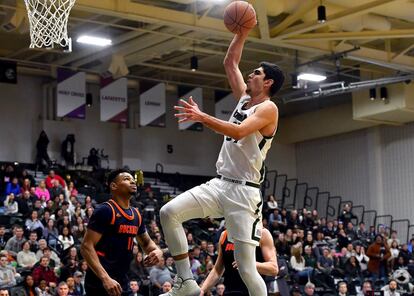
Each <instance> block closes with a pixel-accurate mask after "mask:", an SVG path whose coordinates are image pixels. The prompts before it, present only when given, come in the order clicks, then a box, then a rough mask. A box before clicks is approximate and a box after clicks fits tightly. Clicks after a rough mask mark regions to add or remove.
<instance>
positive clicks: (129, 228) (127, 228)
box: [118, 224, 138, 235]
mask: <svg viewBox="0 0 414 296" xmlns="http://www.w3.org/2000/svg"><path fill="white" fill-rule="evenodd" d="M118 233H126V234H133V235H136V234H137V233H138V227H137V226H133V225H122V224H121V225H119V228H118Z"/></svg>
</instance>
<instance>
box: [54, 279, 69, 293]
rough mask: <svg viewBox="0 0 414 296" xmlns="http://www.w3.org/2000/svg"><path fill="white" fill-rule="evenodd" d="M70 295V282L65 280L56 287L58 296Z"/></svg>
mask: <svg viewBox="0 0 414 296" xmlns="http://www.w3.org/2000/svg"><path fill="white" fill-rule="evenodd" d="M68 295H69V287H68V284H67V283H65V282H63V281H62V282H60V283H59V286H58V287H57V289H56V296H68Z"/></svg>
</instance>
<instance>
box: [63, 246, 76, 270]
mask: <svg viewBox="0 0 414 296" xmlns="http://www.w3.org/2000/svg"><path fill="white" fill-rule="evenodd" d="M70 260H73V261H75V263H76V266H78V265H79V253H78V249H77V248H76V247H71V248H70V249H69V252H68V254H67V255H66V257H65V258H63V260H62V261H63V263H64V264H66V263H67V262H69V261H70Z"/></svg>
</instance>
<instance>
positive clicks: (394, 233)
mask: <svg viewBox="0 0 414 296" xmlns="http://www.w3.org/2000/svg"><path fill="white" fill-rule="evenodd" d="M393 241H396V242H397V246H399V245H401V242H400V240H399V239H398V232H397V230H393V231H392V232H391V237H390V238H389V239H388V240H387V244H388V246H391V244H392V242H393Z"/></svg>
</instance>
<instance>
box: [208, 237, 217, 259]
mask: <svg viewBox="0 0 414 296" xmlns="http://www.w3.org/2000/svg"><path fill="white" fill-rule="evenodd" d="M207 255H208V256H210V258H211V260H212V261H213V264H214V263H216V259H217V252H216V247H215V246H214V244H213V243H212V242H208V243H207Z"/></svg>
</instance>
